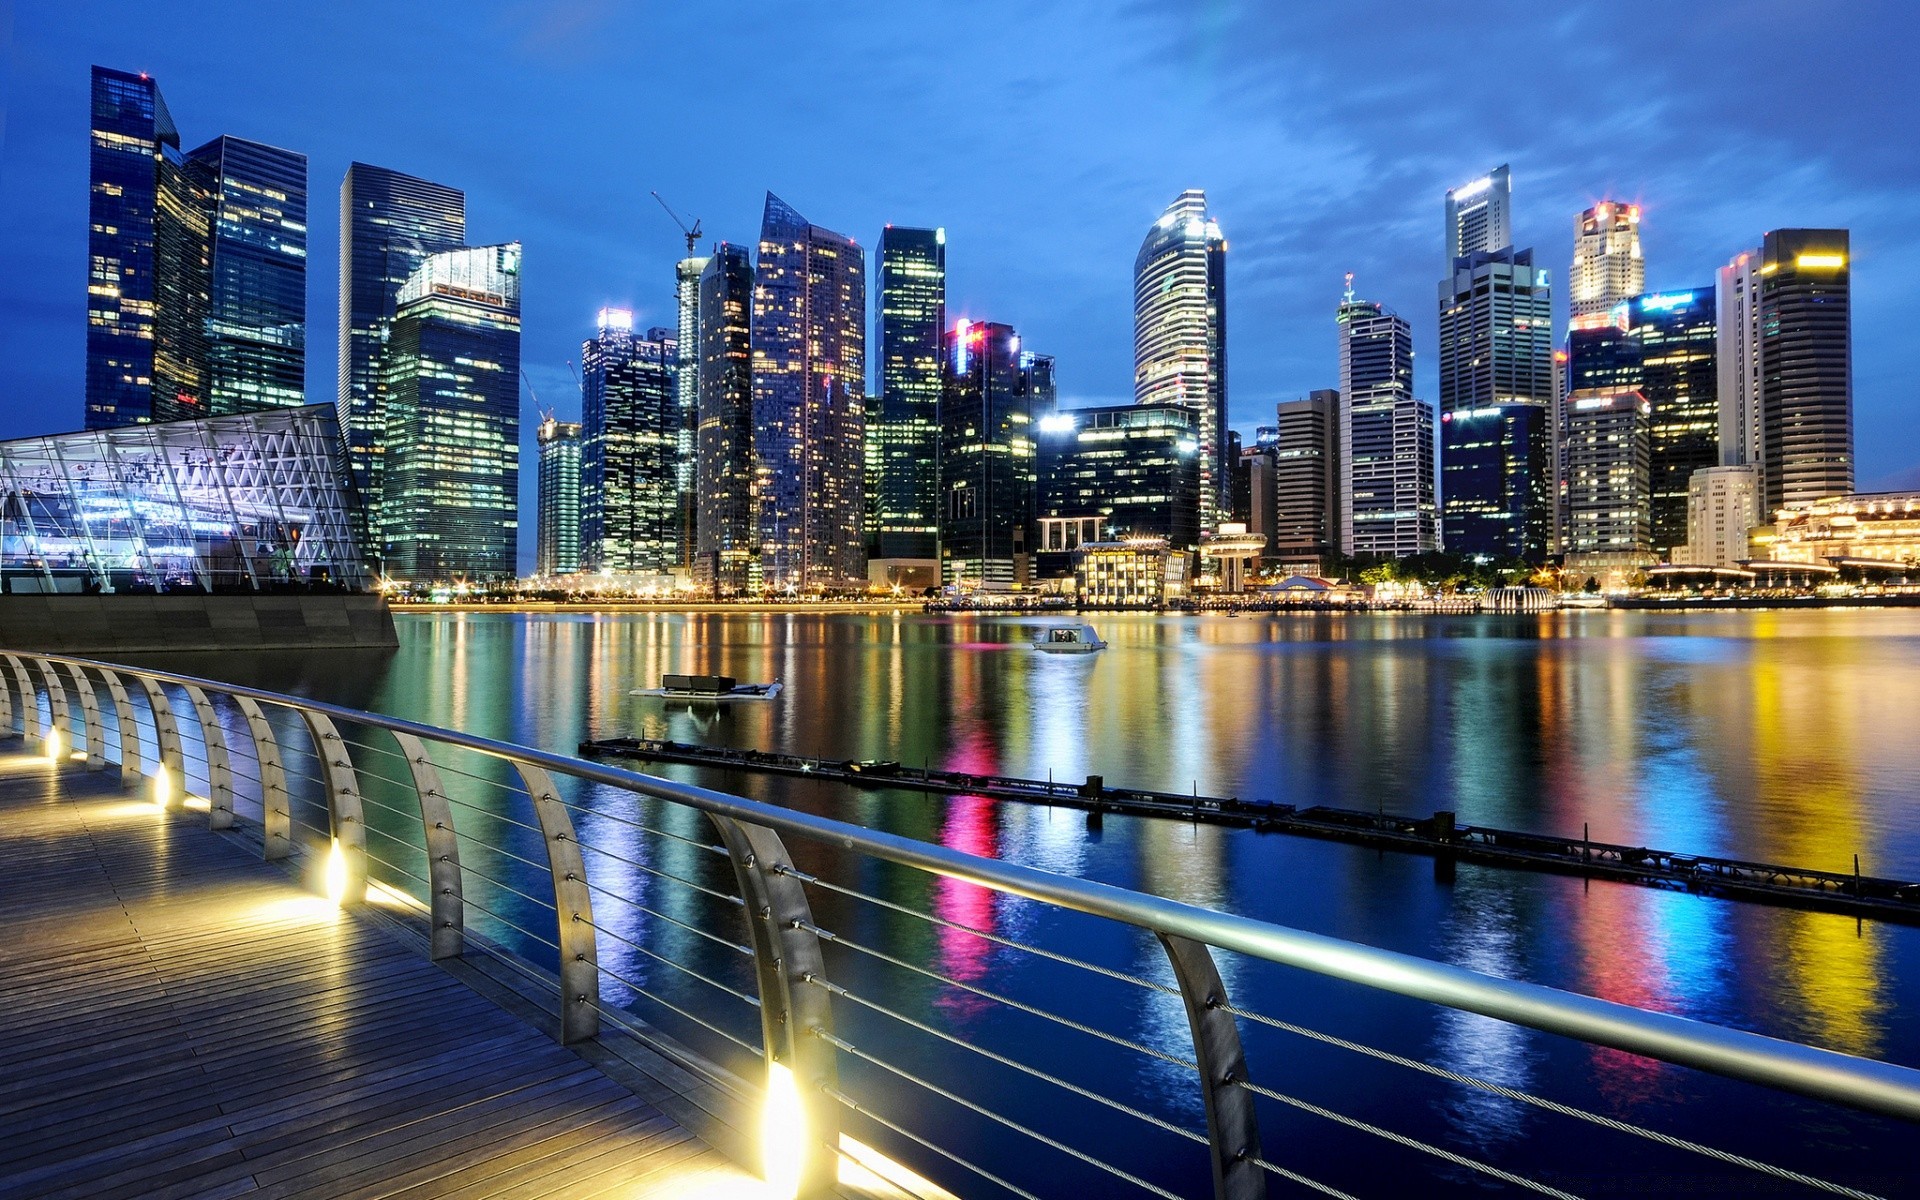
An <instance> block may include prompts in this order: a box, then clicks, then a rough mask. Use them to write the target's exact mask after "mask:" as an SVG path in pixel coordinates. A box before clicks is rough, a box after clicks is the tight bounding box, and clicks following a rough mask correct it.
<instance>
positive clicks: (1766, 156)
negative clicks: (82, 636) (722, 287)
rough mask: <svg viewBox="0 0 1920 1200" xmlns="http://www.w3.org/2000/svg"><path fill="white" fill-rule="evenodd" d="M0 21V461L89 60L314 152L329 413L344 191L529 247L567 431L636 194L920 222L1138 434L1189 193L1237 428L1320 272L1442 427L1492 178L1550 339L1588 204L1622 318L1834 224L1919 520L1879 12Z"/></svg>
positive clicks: (464, 11) (1913, 190)
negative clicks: (1447, 380)
mask: <svg viewBox="0 0 1920 1200" xmlns="http://www.w3.org/2000/svg"><path fill="white" fill-rule="evenodd" d="M0 23H4V24H5V26H9V27H10V28H9V29H6V30H4V34H5V36H6V39H7V40H6V50H5V54H4V71H5V75H4V80H0V98H3V100H4V109H0V138H4V141H3V142H0V239H3V245H0V263H4V264H5V266H4V270H0V436H5V437H12V436H19V435H23V434H32V433H43V432H55V431H63V430H68V429H74V428H78V427H79V425H80V422H81V388H82V370H83V340H84V329H85V303H84V295H85V265H86V261H85V260H86V213H87V175H86V171H87V103H88V99H87V97H88V92H87V88H88V67H89V66H90V65H91V64H93V63H100V64H102V65H107V66H115V67H120V68H124V69H128V70H139V71H147V72H150V73H151V74H153V75H154V76H155V77H156V78H157V79H158V80H159V83H160V87H161V90H162V92H163V93H164V94H165V96H166V99H167V103H168V105H169V107H170V108H171V109H172V112H173V115H174V119H175V121H176V122H177V123H178V124H179V125H180V128H181V135H182V139H183V142H184V144H185V145H186V146H188V147H191V146H195V145H198V144H200V143H201V142H204V141H207V140H209V139H211V138H213V137H215V136H217V135H219V134H222V133H230V134H234V135H238V136H241V137H247V138H252V139H255V140H259V141H264V142H270V143H273V144H276V145H280V146H285V147H287V148H289V149H294V150H299V151H302V152H304V153H306V154H307V156H308V159H309V169H310V184H309V186H310V188H311V197H310V204H311V206H312V210H311V214H310V224H311V229H310V234H309V237H310V243H309V252H310V265H309V276H308V285H309V301H308V304H309V309H308V322H309V327H308V342H307V363H308V389H309V394H310V395H311V396H312V397H313V398H314V399H316V400H326V401H328V402H331V401H332V399H333V397H334V394H335V392H334V387H335V385H334V374H335V366H334V364H335V323H336V320H337V317H336V304H337V299H336V295H335V293H336V287H337V278H338V275H337V272H338V261H337V260H338V244H339V243H338V239H339V229H338V213H339V199H338V197H339V185H340V179H341V176H342V174H343V173H344V172H345V170H346V167H347V164H348V163H349V162H350V161H353V160H355V159H359V160H361V161H365V162H370V163H375V164H378V165H382V166H387V167H392V168H395V169H398V170H402V171H406V172H409V173H411V174H415V175H421V176H424V177H426V178H429V179H433V180H436V181H439V182H442V183H446V184H450V185H452V186H455V187H459V188H462V189H464V190H465V191H466V193H467V213H468V232H469V237H470V239H471V240H473V241H475V242H491V241H506V240H511V239H518V240H520V241H522V242H524V243H525V245H526V260H525V261H526V274H525V284H524V286H525V294H524V297H523V303H524V314H525V337H524V342H523V350H522V353H523V357H524V363H525V367H526V370H527V374H528V376H529V377H530V378H531V379H532V386H533V388H534V389H537V391H538V402H539V404H540V406H542V407H552V408H555V409H557V410H559V412H560V414H561V415H562V416H563V417H566V416H570V415H571V416H577V414H578V412H579V407H580V397H579V390H578V387H577V385H576V384H575V383H574V377H573V374H572V372H571V371H570V370H569V367H568V362H569V360H577V359H578V356H579V343H580V339H581V338H582V337H583V336H584V335H585V334H586V333H587V332H588V330H589V326H590V323H591V321H592V318H593V314H594V311H595V310H596V309H598V308H600V307H601V306H603V305H607V304H616V305H624V306H630V307H633V308H635V309H636V310H638V314H639V320H640V321H641V322H642V323H643V324H647V323H659V324H663V325H672V324H673V312H672V309H673V297H672V287H673V262H674V260H675V259H676V258H678V257H679V256H680V255H681V253H682V252H683V247H684V244H683V242H682V240H681V237H680V234H679V232H678V230H676V229H675V228H674V226H673V225H672V224H671V223H670V222H669V220H668V218H667V216H666V214H665V213H663V212H662V211H661V210H660V209H659V207H658V206H657V205H656V204H655V203H654V201H653V200H652V198H651V197H650V196H648V194H647V193H648V191H649V189H658V190H659V191H660V192H661V193H662V194H663V195H664V196H666V197H667V199H668V200H670V201H671V202H672V203H673V204H674V205H675V206H676V207H677V208H679V209H680V210H681V211H682V212H683V213H687V214H697V215H698V216H699V217H700V218H701V219H702V220H703V222H704V224H705V230H706V234H707V240H712V239H721V238H723V239H727V240H730V241H734V242H744V243H748V244H751V243H753V242H754V240H755V239H756V237H757V234H758V229H759V216H760V208H761V203H762V197H763V194H764V193H765V192H766V190H768V189H772V190H773V191H775V192H777V193H778V194H779V195H780V196H782V197H783V198H784V199H786V200H787V201H789V202H790V203H792V204H793V205H794V206H795V207H796V208H798V209H799V210H800V211H801V212H802V213H804V214H806V216H807V217H808V218H809V219H810V220H812V221H814V222H815V223H817V224H820V225H825V226H828V227H830V228H833V229H837V230H839V231H841V232H843V233H846V234H849V235H851V236H853V237H855V238H857V239H858V240H859V241H860V242H861V243H862V244H863V245H865V246H868V247H872V246H874V245H875V244H876V243H877V242H878V236H879V232H880V229H881V227H882V225H884V224H885V223H887V222H894V223H896V224H914V225H944V226H945V227H946V229H947V253H948V269H949V275H950V279H949V308H950V313H951V315H952V316H955V317H958V316H969V317H974V318H985V319H992V320H999V321H1006V322H1009V323H1011V324H1013V325H1015V326H1016V327H1017V328H1018V329H1019V330H1020V332H1021V334H1022V339H1023V341H1024V342H1025V343H1026V344H1027V345H1028V346H1030V347H1032V348H1033V349H1035V350H1039V351H1042V352H1048V353H1052V354H1054V355H1055V356H1056V358H1057V359H1058V364H1059V366H1058V370H1059V379H1060V388H1061V395H1062V397H1063V399H1064V400H1065V401H1066V402H1068V403H1073V404H1086V403H1103V402H1114V401H1119V400H1125V399H1130V398H1131V395H1132V309H1131V271H1132V265H1133V256H1134V253H1135V251H1136V250H1137V249H1138V248H1139V245H1140V241H1141V239H1142V237H1143V236H1144V235H1145V233H1146V230H1147V227H1148V225H1149V224H1150V223H1151V222H1152V220H1153V219H1154V217H1155V216H1156V215H1157V214H1158V213H1159V212H1160V210H1161V209H1162V208H1163V207H1165V206H1166V204H1167V203H1168V202H1169V201H1171V200H1172V199H1173V198H1174V196H1175V195H1176V194H1177V193H1178V192H1179V191H1180V190H1181V189H1182V188H1187V187H1202V188H1205V189H1206V191H1207V195H1208V198H1209V200H1210V202H1211V204H1212V208H1213V211H1214V214H1215V215H1216V216H1217V217H1218V219H1219V221H1220V223H1221V226H1222V228H1223V229H1224V230H1225V232H1226V235H1227V237H1228V240H1229V245H1230V250H1229V256H1228V296H1229V306H1228V313H1229V318H1228V320H1229V347H1230V350H1229V361H1230V372H1229V395H1230V399H1231V406H1232V419H1233V424H1234V425H1235V426H1236V427H1238V428H1241V429H1243V430H1246V431H1247V432H1248V433H1251V431H1252V428H1253V427H1254V426H1255V425H1258V424H1261V423H1269V422H1271V420H1272V417H1273V404H1274V402H1275V401H1277V400H1281V399H1287V398H1292V397H1295V396H1298V395H1302V394H1304V393H1305V392H1307V391H1308V390H1310V389H1312V388H1317V387H1330V386H1333V385H1334V384H1335V382H1336V362H1335V345H1334V329H1335V327H1334V324H1333V308H1334V305H1335V303H1336V302H1337V301H1338V298H1339V295H1340V290H1341V276H1342V274H1343V273H1344V272H1347V271H1352V272H1354V273H1355V274H1356V276H1357V282H1356V287H1357V290H1358V292H1359V294H1360V295H1361V296H1362V297H1364V298H1370V299H1377V300H1381V301H1383V302H1385V303H1386V304H1388V305H1389V306H1391V307H1393V308H1395V309H1397V310H1399V311H1400V312H1401V313H1403V314H1404V315H1406V316H1407V317H1408V318H1409V319H1410V320H1411V321H1412V322H1413V328H1414V336H1415V348H1416V351H1417V353H1418V356H1419V359H1418V361H1419V363H1420V367H1421V369H1420V372H1419V375H1418V378H1417V380H1416V382H1417V385H1418V388H1419V390H1420V394H1421V395H1423V396H1425V397H1428V398H1431V397H1432V396H1433V395H1434V394H1435V391H1436V387H1435V380H1434V377H1433V364H1434V362H1435V355H1434V353H1433V348H1434V337H1435V325H1436V317H1435V304H1436V300H1435V294H1436V288H1437V284H1438V280H1439V279H1440V277H1441V275H1442V273H1443V271H1444V270H1445V265H1446V264H1445V263H1444V261H1443V260H1442V250H1441V241H1440V239H1441V225H1442V222H1441V200H1442V195H1443V193H1444V192H1445V191H1446V189H1447V188H1448V187H1450V186H1452V185H1455V184H1458V183H1462V182H1465V181H1467V180H1469V179H1472V178H1474V177H1476V176H1478V175H1480V174H1482V173H1483V172H1485V171H1486V170H1487V169H1489V168H1491V167H1493V166H1495V165H1497V164H1499V163H1502V162H1508V163H1511V164H1512V166H1513V178H1514V209H1515V219H1514V231H1515V237H1516V239H1517V241H1518V244H1520V245H1522V246H1528V245H1531V246H1533V247H1534V248H1535V250H1536V254H1537V255H1538V259H1537V261H1539V262H1541V263H1542V264H1543V265H1546V266H1548V267H1550V268H1552V269H1553V270H1554V272H1555V274H1554V280H1555V291H1556V295H1555V300H1556V305H1557V307H1558V308H1559V310H1560V314H1561V316H1562V317H1563V318H1564V313H1565V296H1564V289H1563V287H1562V285H1563V283H1564V280H1565V275H1566V265H1567V260H1568V257H1569V255H1570V254H1571V252H1572V244H1573V219H1574V215H1575V214H1576V213H1577V212H1578V211H1579V210H1580V209H1581V208H1584V207H1585V206H1587V205H1588V204H1591V203H1592V202H1594V201H1595V200H1598V199H1603V198H1614V199H1621V200H1630V201H1637V202H1638V203H1640V204H1641V205H1643V206H1644V211H1645V219H1644V224H1643V226H1642V232H1643V240H1644V244H1645V247H1646V255H1647V263H1648V268H1647V285H1648V287H1649V288H1650V289H1661V290H1665V289H1672V288H1683V287H1689V286H1695V285H1700V284H1709V283H1712V282H1713V270H1714V268H1715V267H1716V266H1717V265H1719V264H1721V263H1723V262H1725V261H1726V260H1727V259H1728V258H1729V257H1731V256H1732V255H1733V254H1734V253H1736V252H1738V251H1739V250H1741V249H1743V248H1748V247H1751V246H1755V245H1757V244H1758V242H1759V238H1760V235H1761V233H1762V232H1763V231H1765V230H1767V229H1769V228H1775V227H1782V226H1794V225H1804V226H1845V227H1848V228H1850V229H1852V231H1853V253H1854V257H1855V266H1854V275H1853V279H1854V368H1855V406H1856V425H1855V429H1856V440H1857V443H1858V455H1859V480H1860V484H1861V486H1862V487H1863V488H1868V489H1871V488H1877V487H1893V486H1912V487H1920V404H1917V403H1916V400H1920V384H1917V383H1916V380H1915V368H1914V365H1913V364H1914V359H1915V349H1916V346H1915V337H1914V334H1913V332H1912V330H1913V323H1914V320H1915V314H1916V313H1920V242H1917V241H1916V239H1915V237H1914V236H1913V231H1914V229H1915V226H1916V224H1917V223H1920V92H1916V90H1915V89H1914V88H1913V87H1912V86H1911V82H1912V78H1913V75H1912V72H1913V63H1914V61H1915V59H1916V57H1920V17H1916V14H1915V10H1914V9H1913V8H1912V7H1911V6H1909V5H1908V4H1906V3H1903V2H1896V0H1885V2H1873V0H1865V2H1860V0H1854V2H1845V3H1842V2H1826V0H1801V2H1794V0H1727V2H1724V3H1713V2H1707V0H1660V2H1658V3H1649V2H1643V0H1610V2H1608V3H1596V4H1572V3H1566V4H1558V3H1556V4H1545V3H1539V2H1538V0H1534V2H1529V3H1505V2H1498V0H1481V2H1480V3H1476V4H1470V5H1462V4H1445V5H1442V4H1432V3H1424V2H1421V3H1415V2H1411V0H1409V2H1406V3H1376V4H1371V5H1365V6H1354V5H1334V4H1307V3H1280V2H1279V0H1268V2H1266V3H1247V4H1236V3H1221V2H1215V3H1171V2H1168V3H1151V2H1138V3H1132V4H1119V3H1085V4H1064V3H1063V4H1034V3H1031V2H1029V3H998V2H989V0H974V2H971V3H967V4H965V5H956V6H935V5H921V4H899V3H873V4H830V3H818V4H779V5H776V4H721V3H711V2H709V3H701V4H693V3H685V4H672V5H667V4H659V5H655V4H645V5H643V4H620V3H597V2H578V3H560V2H554V3H524V4H519V3H516V4H477V3H476V4H416V3H411V2H398V0H387V2H384V3H379V4H364V3H347V2H342V3H332V4H324V5H321V4H285V5H282V4H262V3H259V2H258V0H253V2H250V3H241V4H194V5H187V4H176V3H154V2H147V3H139V4H134V3H117V4H105V3H51V2H44V3H43V2H38V0H29V2H28V3H22V4H17V5H16V4H13V3H10V2H8V0H0ZM525 399H526V405H527V407H526V414H527V417H528V418H529V419H527V420H525V421H524V422H523V427H524V430H525V432H526V441H527V448H528V456H527V462H528V465H529V466H530V465H531V445H532V428H533V420H532V419H531V418H532V416H533V413H534V411H535V402H534V397H533V396H532V395H528V396H527V397H526V398H525ZM523 474H524V475H525V476H526V481H527V483H528V484H529V485H530V483H531V471H530V470H529V471H526V472H523ZM522 532H523V534H524V539H523V540H524V541H525V542H526V547H525V553H529V554H530V553H531V546H532V532H531V528H530V522H529V523H523V529H522Z"/></svg>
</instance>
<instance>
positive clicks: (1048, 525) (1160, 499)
mask: <svg viewBox="0 0 1920 1200" xmlns="http://www.w3.org/2000/svg"><path fill="white" fill-rule="evenodd" d="M1198 425H1199V421H1198V419H1197V418H1196V417H1195V416H1194V412H1193V410H1192V409H1191V408H1189V407H1187V406H1186V405H1182V404H1135V405H1129V404H1121V405H1105V406H1100V407H1096V408H1074V409H1062V410H1060V411H1058V412H1055V413H1052V414H1051V415H1049V416H1045V417H1042V418H1040V419H1039V420H1038V421H1037V422H1036V423H1035V426H1036V428H1037V429H1038V431H1039V432H1038V437H1037V442H1038V450H1039V454H1038V458H1039V470H1038V474H1039V499H1038V501H1037V503H1036V505H1035V511H1036V524H1037V526H1038V530H1037V534H1036V539H1035V540H1036V547H1035V549H1036V553H1037V555H1038V556H1039V565H1040V569H1039V572H1038V574H1039V575H1041V576H1042V577H1053V576H1057V575H1060V574H1064V573H1065V572H1066V571H1067V570H1068V569H1071V566H1072V562H1071V559H1070V553H1071V551H1073V550H1074V549H1075V548H1076V547H1077V546H1079V545H1080V544H1081V543H1083V542H1109V541H1125V540H1128V539H1131V538H1140V537H1151V538H1157V539H1160V541H1161V548H1162V551H1163V555H1164V554H1167V553H1170V554H1171V555H1172V556H1173V557H1175V558H1177V559H1178V560H1179V561H1180V562H1182V563H1185V562H1187V561H1188V560H1189V559H1190V558H1191V557H1192V555H1193V552H1194V550H1195V549H1196V548H1197V547H1198V546H1199V544H1200V441H1199V437H1198Z"/></svg>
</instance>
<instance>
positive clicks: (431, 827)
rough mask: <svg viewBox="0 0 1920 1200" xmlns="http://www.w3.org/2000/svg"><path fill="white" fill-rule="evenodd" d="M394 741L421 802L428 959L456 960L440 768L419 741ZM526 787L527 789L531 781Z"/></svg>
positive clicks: (455, 904)
mask: <svg viewBox="0 0 1920 1200" xmlns="http://www.w3.org/2000/svg"><path fill="white" fill-rule="evenodd" d="M393 740H394V741H395V742H397V743H398V744H399V746H400V753H401V754H402V755H404V756H406V760H407V769H408V770H409V771H410V772H412V775H413V792H414V795H415V796H417V797H418V798H419V800H420V829H421V831H422V832H423V833H424V834H425V835H426V846H427V910H428V914H429V916H430V918H431V920H432V922H433V950H432V953H433V958H434V961H435V962H438V961H439V960H441V959H443V958H458V957H460V955H461V952H462V951H464V950H465V949H466V902H465V900H464V899H463V898H462V895H461V891H460V841H459V839H458V838H456V837H454V835H453V805H452V804H451V803H449V802H448V800H447V793H446V789H445V788H444V787H443V786H442V785H441V783H440V770H439V768H437V767H435V766H434V765H433V760H432V759H430V758H428V757H427V748H426V746H425V745H423V744H422V743H421V741H420V739H419V738H417V737H415V736H413V735H412V734H410V733H402V732H400V731H399V730H397V729H396V730H394V731H393ZM522 778H523V779H524V778H525V776H524V775H523V776H522ZM528 788H529V790H531V788H532V783H531V781H529V783H528ZM549 790H551V789H549ZM584 877H585V876H584V875H583V876H582V878H584Z"/></svg>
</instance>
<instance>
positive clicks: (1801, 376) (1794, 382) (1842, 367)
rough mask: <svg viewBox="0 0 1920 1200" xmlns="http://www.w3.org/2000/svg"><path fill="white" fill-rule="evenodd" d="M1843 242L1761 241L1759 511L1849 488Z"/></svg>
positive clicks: (1831, 234) (1807, 233) (1839, 233)
mask: <svg viewBox="0 0 1920 1200" xmlns="http://www.w3.org/2000/svg"><path fill="white" fill-rule="evenodd" d="M1850 257H1851V248H1850V246H1849V240H1848V236H1847V231H1846V230H1844V229H1776V230H1774V231H1773V232H1771V233H1769V234H1767V235H1766V237H1765V239H1764V240H1763V241H1762V244H1761V248H1760V268H1759V270H1760V336H1759V351H1760V427H1761V428H1760V439H1761V447H1760V464H1761V473H1760V474H1761V479H1760V484H1761V508H1762V511H1763V512H1767V513H1771V512H1773V511H1774V510H1775V509H1779V508H1784V507H1786V506H1787V505H1790V504H1809V503H1812V502H1814V501H1816V500H1822V499H1826V498H1828V497H1832V496H1845V495H1849V494H1851V493H1852V491H1853V337H1852V317H1851V311H1850V299H1851V279H1852V271H1851V265H1850Z"/></svg>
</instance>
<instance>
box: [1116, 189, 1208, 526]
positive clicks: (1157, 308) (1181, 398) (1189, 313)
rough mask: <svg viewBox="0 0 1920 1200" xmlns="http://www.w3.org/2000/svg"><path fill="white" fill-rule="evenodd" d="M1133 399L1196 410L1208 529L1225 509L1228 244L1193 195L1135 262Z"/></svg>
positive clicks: (1163, 219)
mask: <svg viewBox="0 0 1920 1200" xmlns="http://www.w3.org/2000/svg"><path fill="white" fill-rule="evenodd" d="M1133 398H1134V402H1135V403H1136V404H1184V405H1186V406H1187V407H1188V408H1190V409H1192V410H1193V413H1194V416H1195V419H1196V429H1197V431H1198V435H1199V442H1200V524H1201V527H1202V529H1211V528H1213V526H1214V524H1215V523H1217V522H1218V521H1219V520H1220V513H1221V512H1222V510H1224V509H1225V508H1226V507H1227V505H1228V503H1229V498H1228V497H1227V495H1226V494H1225V489H1226V486H1227V485H1226V477H1227V470H1228V467H1229V466H1230V460H1229V459H1228V458H1227V456H1226V446H1227V240H1226V238H1225V237H1224V236H1222V235H1221V233H1220V224H1219V222H1217V221H1215V220H1214V219H1213V217H1212V216H1211V215H1210V214H1209V213H1208V212H1207V194H1206V193H1205V192H1203V191H1199V190H1197V189H1193V190H1189V191H1184V192H1181V193H1180V195H1179V197H1178V198H1177V199H1175V200H1174V202H1173V203H1172V204H1170V205H1168V206H1167V209H1166V211H1165V212H1163V213H1161V214H1160V218H1159V220H1157V221H1155V222H1154V223H1153V227H1152V228H1151V229H1149V230H1148V231H1147V237H1146V240H1145V241H1144V242H1142V243H1141V245H1140V253H1139V254H1138V255H1136V256H1135V258H1134V260H1133Z"/></svg>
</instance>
